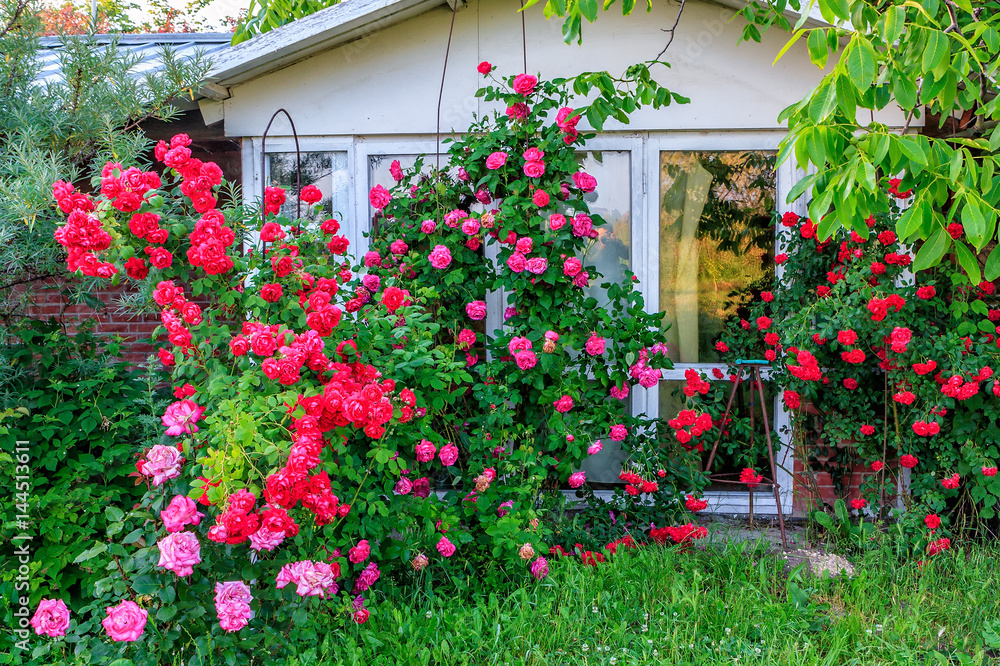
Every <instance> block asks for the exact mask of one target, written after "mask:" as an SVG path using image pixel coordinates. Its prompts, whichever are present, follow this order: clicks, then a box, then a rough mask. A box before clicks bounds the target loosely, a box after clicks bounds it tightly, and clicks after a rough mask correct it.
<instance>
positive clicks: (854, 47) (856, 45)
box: [844, 34, 878, 91]
mask: <svg viewBox="0 0 1000 666" xmlns="http://www.w3.org/2000/svg"><path fill="white" fill-rule="evenodd" d="M844 57H845V65H846V66H847V74H848V75H849V76H850V77H851V81H852V82H853V83H854V85H855V86H856V87H857V88H858V90H862V91H864V90H867V89H868V87H869V86H871V84H872V82H873V81H874V80H875V74H876V73H877V71H878V58H877V57H876V55H875V49H874V48H873V47H872V45H871V42H869V41H868V40H867V39H865V38H864V37H862V36H861V35H858V34H855V36H854V40H853V41H852V42H851V44H850V46H848V47H847V52H846V53H845V54H844Z"/></svg>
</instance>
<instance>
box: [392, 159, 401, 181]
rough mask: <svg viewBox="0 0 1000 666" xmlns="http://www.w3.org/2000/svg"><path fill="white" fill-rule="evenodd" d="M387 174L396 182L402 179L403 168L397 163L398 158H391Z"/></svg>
mask: <svg viewBox="0 0 1000 666" xmlns="http://www.w3.org/2000/svg"><path fill="white" fill-rule="evenodd" d="M389 175H390V176H392V179H393V180H394V181H396V182H397V183H398V182H399V181H401V180H403V169H402V167H400V165H399V160H393V161H392V163H391V164H390V165H389Z"/></svg>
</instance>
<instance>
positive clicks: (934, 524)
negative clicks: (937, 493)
mask: <svg viewBox="0 0 1000 666" xmlns="http://www.w3.org/2000/svg"><path fill="white" fill-rule="evenodd" d="M924 524H925V525H927V527H928V529H932V530H936V529H937V528H939V527H941V518H940V517H939V516H938V515H937V514H935V513H928V514H927V515H926V516H924Z"/></svg>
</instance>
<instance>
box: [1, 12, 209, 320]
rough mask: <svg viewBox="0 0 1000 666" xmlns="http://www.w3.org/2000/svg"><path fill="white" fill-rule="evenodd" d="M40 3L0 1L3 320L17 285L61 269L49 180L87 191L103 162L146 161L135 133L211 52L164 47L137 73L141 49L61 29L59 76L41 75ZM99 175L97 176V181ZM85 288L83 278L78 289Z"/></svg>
mask: <svg viewBox="0 0 1000 666" xmlns="http://www.w3.org/2000/svg"><path fill="white" fill-rule="evenodd" d="M39 12H40V9H39V7H38V6H37V5H34V4H30V3H26V2H21V1H19V0H2V2H0V53H3V54H4V55H5V56H6V55H8V54H9V56H10V57H5V58H2V59H0V99H2V100H3V103H2V104H0V321H7V320H9V318H10V317H11V316H13V315H14V314H16V313H18V312H20V309H21V305H23V303H21V302H20V300H19V297H17V295H16V294H19V293H22V292H21V291H20V290H19V289H17V288H19V287H21V286H22V285H30V284H31V283H32V282H34V281H36V280H38V279H42V278H46V277H52V276H61V275H62V274H63V272H64V270H65V268H64V263H63V262H62V261H61V254H60V252H59V247H58V245H56V243H55V242H54V240H53V238H52V234H53V232H54V230H55V226H56V220H57V219H58V216H59V210H58V208H57V207H56V206H55V204H54V203H53V200H52V191H51V189H52V183H53V182H54V181H56V180H58V179H59V177H60V175H61V174H68V176H69V179H70V180H71V181H72V182H73V183H74V184H76V185H77V186H78V187H80V188H81V189H83V190H91V189H92V188H93V187H94V186H95V184H97V183H99V181H100V170H101V166H103V164H104V163H105V162H107V161H113V162H121V161H128V162H133V163H134V162H138V163H148V158H147V157H144V156H145V155H147V154H148V153H149V150H150V148H151V143H150V141H149V140H148V139H147V138H146V137H145V135H144V134H143V133H142V131H141V124H142V123H143V121H145V120H147V119H152V118H156V119H160V120H169V119H171V118H173V117H175V116H176V114H177V109H176V107H175V106H174V105H173V100H176V99H178V98H181V97H184V96H190V95H191V87H192V86H193V85H194V84H196V83H197V82H198V81H199V80H200V79H201V78H202V77H203V76H204V74H205V73H206V72H207V70H208V62H207V60H206V59H205V58H204V57H202V56H200V55H198V56H195V57H193V58H190V59H188V58H182V57H180V56H179V55H178V54H177V53H176V52H175V51H172V50H170V49H168V48H164V50H163V52H162V55H161V59H162V62H163V67H162V68H161V69H159V70H157V71H151V72H145V73H143V74H141V75H140V74H136V73H134V72H133V70H134V69H135V68H136V66H137V65H138V64H139V62H140V57H139V56H137V55H136V54H134V53H131V52H129V51H128V50H126V49H122V48H119V47H118V45H117V43H116V42H115V41H112V42H111V43H110V44H98V43H97V42H96V41H95V40H94V38H93V36H90V35H82V36H74V37H70V36H66V37H64V38H63V44H62V47H61V48H60V50H59V64H60V69H61V71H62V72H63V73H64V75H63V78H62V79H60V80H58V81H55V82H49V83H45V84H43V83H40V82H39V81H38V79H37V77H38V74H39V62H38V59H37V54H38V52H39V49H40V48H41V47H40V43H39V37H40V36H41V33H42V30H43V23H42V20H41V17H40V13H39ZM95 178H96V180H95ZM87 292H88V285H86V284H84V285H81V289H79V290H78V291H77V292H76V293H77V294H78V295H80V297H82V294H84V293H87Z"/></svg>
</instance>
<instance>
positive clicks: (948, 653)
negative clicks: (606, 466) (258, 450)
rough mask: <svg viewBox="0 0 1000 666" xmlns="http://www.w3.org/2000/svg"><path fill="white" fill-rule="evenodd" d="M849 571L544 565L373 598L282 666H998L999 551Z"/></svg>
mask: <svg viewBox="0 0 1000 666" xmlns="http://www.w3.org/2000/svg"><path fill="white" fill-rule="evenodd" d="M853 560H854V564H855V567H856V569H857V572H856V575H855V576H854V578H853V579H838V580H816V579H807V578H804V577H802V576H801V575H799V574H797V573H793V574H792V575H791V576H788V575H786V574H785V573H783V571H782V566H783V564H782V562H781V561H779V560H777V559H776V558H774V557H773V556H769V555H766V554H765V552H764V549H763V548H762V547H760V546H755V545H752V544H745V545H728V546H720V547H719V548H718V549H711V548H710V549H707V550H693V551H690V552H679V551H678V550H677V549H675V548H659V547H650V548H643V549H641V550H639V551H638V552H634V553H626V554H625V555H619V556H617V557H616V558H615V560H614V561H613V562H611V563H609V564H605V565H603V566H601V567H599V568H597V569H596V570H595V569H593V568H589V567H582V566H579V564H578V562H577V561H572V562H570V561H551V565H552V575H551V576H550V577H549V578H548V579H546V580H545V581H542V582H541V583H536V584H530V585H526V586H525V587H521V588H515V589H511V590H509V592H506V593H504V594H491V595H489V596H482V597H476V598H462V599H459V598H446V597H443V596H440V595H436V596H434V597H429V596H427V595H426V594H423V593H418V592H414V593H412V594H410V595H409V596H404V595H403V594H402V593H400V597H399V598H395V599H382V600H379V599H377V598H376V599H371V600H369V607H370V608H371V610H372V615H371V619H370V621H369V622H368V624H366V625H364V626H360V627H359V626H353V625H352V626H351V627H349V628H347V629H346V630H342V631H337V632H334V633H331V634H328V635H327V636H326V638H325V640H324V642H323V643H322V644H321V645H319V646H317V647H315V648H310V649H309V650H308V651H306V652H303V653H300V654H299V655H298V658H297V660H295V661H293V662H292V663H293V664H297V666H308V665H310V664H324V665H325V664H365V665H372V666H375V665H381V664H392V665H394V666H395V665H397V664H448V665H451V664H477V665H478V664H484V665H485V664H511V665H514V664H518V665H519V664H546V665H548V664H574V665H576V664H781V665H798V664H802V665H813V664H829V665H831V666H843V665H848V664H907V665H911V664H949V663H954V664H958V663H963V664H964V663H972V664H998V663H1000V636H998V635H997V634H998V633H1000V550H997V549H995V548H993V549H985V550H984V549H981V548H973V549H970V550H969V551H968V552H963V551H962V550H961V549H957V550H954V551H950V552H948V553H946V554H945V555H944V556H939V557H938V558H935V560H934V561H933V562H930V563H929V564H928V565H926V566H925V567H924V568H923V569H919V568H918V567H917V566H916V564H915V563H912V562H903V561H900V560H899V559H897V558H896V557H895V556H894V555H891V554H890V553H889V552H888V551H875V552H870V553H867V554H864V555H861V556H858V557H856V558H853ZM796 602H798V603H796Z"/></svg>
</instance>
